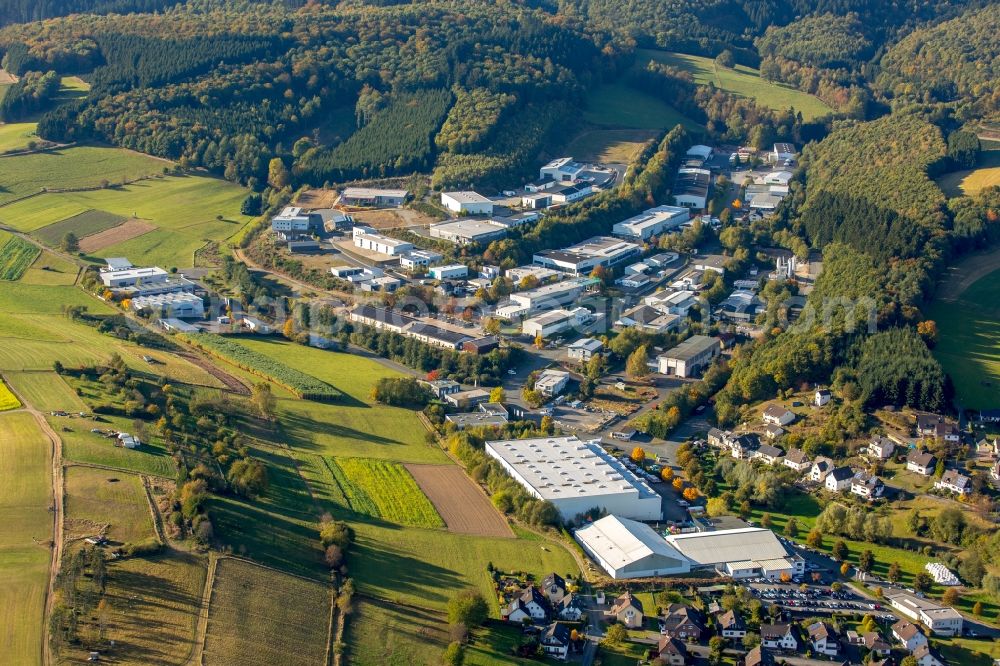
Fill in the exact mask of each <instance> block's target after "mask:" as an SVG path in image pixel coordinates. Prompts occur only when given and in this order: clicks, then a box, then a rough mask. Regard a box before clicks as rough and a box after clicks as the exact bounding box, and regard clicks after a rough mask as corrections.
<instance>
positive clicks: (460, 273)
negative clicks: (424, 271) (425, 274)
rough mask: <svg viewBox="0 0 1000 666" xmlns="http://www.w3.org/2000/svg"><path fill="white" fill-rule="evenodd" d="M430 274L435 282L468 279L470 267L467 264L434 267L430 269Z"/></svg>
mask: <svg viewBox="0 0 1000 666" xmlns="http://www.w3.org/2000/svg"><path fill="white" fill-rule="evenodd" d="M429 273H430V276H431V277H432V278H434V279H435V280H451V279H454V278H464V277H467V276H468V275H469V267H468V266H466V265H465V264H448V265H446V266H434V267H432V268H431V269H430V271H429Z"/></svg>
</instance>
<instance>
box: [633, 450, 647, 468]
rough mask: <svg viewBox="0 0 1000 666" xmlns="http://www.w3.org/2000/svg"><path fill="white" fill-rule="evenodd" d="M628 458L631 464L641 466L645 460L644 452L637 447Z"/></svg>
mask: <svg viewBox="0 0 1000 666" xmlns="http://www.w3.org/2000/svg"><path fill="white" fill-rule="evenodd" d="M630 457H631V458H632V462H634V463H636V464H637V465H641V464H642V463H643V461H644V460H646V452H645V451H644V450H643V448H642V447H641V446H637V447H635V448H634V449H632V455H631V456H630Z"/></svg>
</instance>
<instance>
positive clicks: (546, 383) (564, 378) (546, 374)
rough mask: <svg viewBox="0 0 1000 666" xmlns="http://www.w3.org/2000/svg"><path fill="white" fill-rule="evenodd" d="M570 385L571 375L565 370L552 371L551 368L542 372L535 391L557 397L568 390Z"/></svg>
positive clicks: (536, 381) (536, 382)
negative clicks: (567, 386)
mask: <svg viewBox="0 0 1000 666" xmlns="http://www.w3.org/2000/svg"><path fill="white" fill-rule="evenodd" d="M567 384H569V373H568V372H566V371H565V370H552V369H551V368H549V369H546V370H542V373H541V374H540V375H538V379H536V380H535V390H536V391H538V392H539V393H541V394H542V395H547V396H556V395H559V394H560V393H562V392H563V391H564V390H565V389H566V385H567Z"/></svg>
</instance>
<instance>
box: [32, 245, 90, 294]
mask: <svg viewBox="0 0 1000 666" xmlns="http://www.w3.org/2000/svg"><path fill="white" fill-rule="evenodd" d="M79 272H80V267H79V266H77V265H76V264H74V263H73V262H71V261H67V260H66V259H63V258H61V257H57V256H56V255H54V254H52V253H51V252H42V253H41V254H40V255H38V258H37V259H35V263H33V264H31V267H30V268H28V270H26V271H25V272H24V275H22V276H21V279H20V280H18V282H20V283H21V284H32V285H41V286H50V287H56V286H60V285H72V284H75V283H76V276H77V274H78V273H79Z"/></svg>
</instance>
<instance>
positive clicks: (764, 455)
mask: <svg viewBox="0 0 1000 666" xmlns="http://www.w3.org/2000/svg"><path fill="white" fill-rule="evenodd" d="M784 454H785V452H784V451H782V450H781V449H779V448H778V447H777V446H771V445H770V444H761V445H760V447H759V448H758V449H757V450H756V451H754V452H753V456H752V457H751V459H752V460H763V461H764V462H765V463H766V464H768V465H773V464H774V463H776V462H778V461H779V460H780V459H781V457H782V456H783V455H784Z"/></svg>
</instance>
